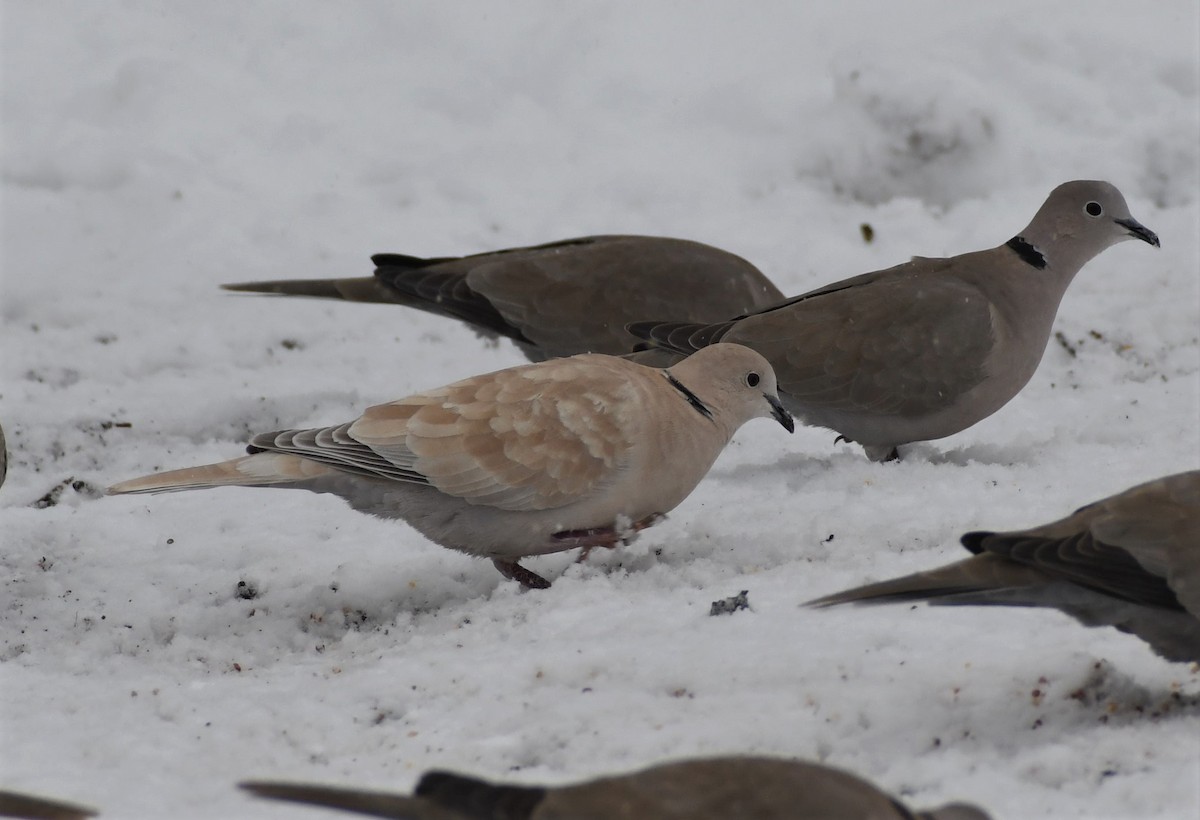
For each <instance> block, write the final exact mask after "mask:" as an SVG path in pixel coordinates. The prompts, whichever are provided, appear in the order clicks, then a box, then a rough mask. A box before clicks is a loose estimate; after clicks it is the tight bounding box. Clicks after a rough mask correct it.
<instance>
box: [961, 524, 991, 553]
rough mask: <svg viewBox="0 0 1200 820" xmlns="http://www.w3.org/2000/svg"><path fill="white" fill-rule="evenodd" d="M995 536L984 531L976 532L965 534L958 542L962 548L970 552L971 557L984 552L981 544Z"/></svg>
mask: <svg viewBox="0 0 1200 820" xmlns="http://www.w3.org/2000/svg"><path fill="white" fill-rule="evenodd" d="M995 534H996V533H994V532H988V531H986V530H976V531H975V532H968V533H966V534H965V535H963V537H962V538H960V539H959V540H960V541H961V542H962V545H963V546H964V547H966V548H967V549H968V550H970V551H971V554H972V555H980V554H982V553H983V551H984V546H983V542H984V541H985V540H986V539H988V538H991V537H992V536H993V535H995Z"/></svg>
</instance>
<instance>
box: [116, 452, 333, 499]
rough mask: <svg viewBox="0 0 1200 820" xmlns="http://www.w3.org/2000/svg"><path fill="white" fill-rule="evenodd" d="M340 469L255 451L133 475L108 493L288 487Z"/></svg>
mask: <svg viewBox="0 0 1200 820" xmlns="http://www.w3.org/2000/svg"><path fill="white" fill-rule="evenodd" d="M334 472H337V471H336V470H334V469H333V468H332V467H326V466H325V465H323V464H319V463H317V462H315V461H311V460H309V459H307V458H301V457H300V456H294V455H288V454H286V453H255V454H254V455H250V456H243V457H242V458H235V459H233V460H232V461H222V462H220V463H219V464H206V465H204V466H202V467H186V468H184V469H182V470H169V471H167V472H165V473H153V474H151V475H146V476H141V477H140V478H132V479H130V480H128V481H122V482H119V483H117V484H114V485H112V486H111V487H109V488H108V490H107V491H106V492H107V493H108V494H109V495H129V494H135V493H169V492H178V491H180V490H203V489H207V488H210V487H271V486H287V485H291V484H295V483H296V482H299V481H304V480H305V479H310V478H316V477H318V476H322V475H328V474H330V473H334Z"/></svg>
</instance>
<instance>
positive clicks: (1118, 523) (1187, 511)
mask: <svg viewBox="0 0 1200 820" xmlns="http://www.w3.org/2000/svg"><path fill="white" fill-rule="evenodd" d="M962 543H963V546H965V547H966V548H967V549H968V550H970V551H971V552H973V553H975V555H974V557H973V558H967V559H965V560H962V561H958V562H957V563H954V564H950V565H948V566H945V567H942V568H940V569H935V570H931V571H929V572H919V573H916V574H915V575H909V576H906V577H903V578H897V579H895V580H893V581H882V582H880V583H877V584H870V585H868V586H864V587H858V588H857V589H851V590H848V591H846V592H840V593H837V594H836V595H829V596H827V597H825V598H818V599H817V600H815V601H811V602H810V603H811V604H813V605H816V606H831V605H833V604H844V603H851V602H853V603H887V602H891V601H911V600H929V601H930V602H931V603H935V604H1001V605H1009V606H1045V607H1054V608H1056V609H1060V610H1062V611H1063V612H1065V613H1067V614H1068V615H1071V616H1072V617H1074V618H1076V619H1078V620H1079V621H1081V622H1082V623H1084V624H1086V625H1087V626H1114V627H1116V628H1117V629H1119V630H1121V631H1122V632H1129V633H1132V634H1134V635H1137V636H1138V637H1139V638H1141V639H1142V640H1144V641H1146V643H1148V644H1150V646H1151V647H1152V648H1153V649H1154V651H1155V652H1157V653H1158V654H1159V655H1161V656H1163V657H1164V658H1167V659H1168V660H1172V661H1200V470H1193V471H1192V472H1187V473H1178V474H1176V475H1172V476H1167V477H1166V478H1160V479H1158V480H1157V481H1151V482H1148V483H1146V484H1139V485H1138V486H1136V487H1133V488H1132V489H1129V490H1126V491H1125V492H1123V493H1118V494H1117V495H1114V496H1111V497H1109V498H1105V499H1103V500H1102V501H1097V502H1095V503H1094V504H1089V505H1088V506H1086V507H1083V508H1081V509H1079V510H1077V511H1076V512H1075V513H1073V514H1072V515H1069V516H1067V517H1066V518H1064V519H1062V520H1061V521H1055V522H1054V523H1052V524H1046V525H1044V526H1041V527H1033V528H1031V529H1028V530H1018V531H1014V532H970V533H967V534H966V535H964V536H963V538H962Z"/></svg>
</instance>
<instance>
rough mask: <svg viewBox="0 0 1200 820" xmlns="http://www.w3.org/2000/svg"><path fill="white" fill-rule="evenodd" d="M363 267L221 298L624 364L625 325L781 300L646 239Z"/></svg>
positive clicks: (709, 317) (702, 255)
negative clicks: (380, 317) (393, 321)
mask: <svg viewBox="0 0 1200 820" xmlns="http://www.w3.org/2000/svg"><path fill="white" fill-rule="evenodd" d="M371 259H372V261H373V262H374V263H375V275H374V276H373V277H372V276H367V277H361V278H356V279H289V280H279V281H268V282H244V283H240V284H232V285H222V287H224V288H225V289H226V290H234V291H242V292H249V293H267V294H277V295H285V296H317V297H322V298H326V299H345V300H347V301H351V302H383V303H388V304H397V305H404V306H406V307H414V308H419V309H421V310H425V311H428V312H430V313H436V314H438V315H440V316H448V317H451V318H454V319H460V320H462V321H463V322H466V323H467V324H468V325H470V326H471V327H472V328H474V329H475V330H476V331H478V332H479V333H481V334H483V335H485V336H488V337H490V338H498V337H504V338H508V339H511V340H512V341H513V342H514V343H516V344H517V346H518V347H520V348H521V350H522V352H524V354H525V355H526V356H527V357H528V358H529V359H530V360H531V361H535V362H536V361H542V360H544V359H548V358H554V357H558V356H572V355H575V354H576V353H609V354H612V355H620V354H623V353H628V352H630V351H631V350H633V348H634V346H635V345H637V344H638V339H637V338H635V337H634V336H632V335H630V334H629V333H628V332H627V331H626V330H625V325H627V324H629V323H630V322H634V321H637V320H638V319H644V318H646V317H647V316H659V315H669V316H673V317H676V318H678V319H681V320H683V321H688V322H718V321H721V320H722V319H726V318H728V317H729V316H732V315H735V314H737V313H748V312H750V311H754V310H758V309H760V308H764V307H767V306H768V305H772V304H774V303H775V302H778V301H779V300H780V299H782V298H783V293H781V292H780V291H779V289H778V288H776V287H775V286H774V285H773V284H771V281H770V280H769V279H767V277H766V276H764V275H763V274H762V273H761V272H759V270H758V268H756V267H754V266H753V265H751V264H750V263H749V262H747V261H746V260H745V259H742V258H741V257H740V256H735V255H734V254H732V253H729V252H727V251H723V250H721V249H719V248H714V247H712V246H710V245H703V244H701V243H699V242H690V241H688V240H684V239H668V238H664V237H656V236H585V237H581V238H579V239H567V240H564V241H561V242H552V243H550V244H547V245H538V246H535V247H531V248H509V249H507V250H500V251H491V252H488V253H478V254H474V255H471V256H463V257H443V258H435V259H422V258H419V257H416V256H405V255H402V254H393V253H381V254H377V255H375V256H373V257H371ZM643 358H646V357H643ZM678 358H679V357H678V356H671V357H669V359H665V360H664V363H665V362H669V361H675V360H677V359H678Z"/></svg>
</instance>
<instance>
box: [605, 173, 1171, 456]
mask: <svg viewBox="0 0 1200 820" xmlns="http://www.w3.org/2000/svg"><path fill="white" fill-rule="evenodd" d="M1126 239H1139V240H1141V241H1143V242H1148V243H1150V244H1151V245H1154V246H1156V247H1157V246H1158V244H1159V242H1158V237H1157V236H1155V235H1154V233H1152V232H1151V231H1150V230H1148V229H1147V228H1145V227H1144V226H1143V225H1141V224H1140V223H1139V222H1137V220H1135V219H1133V217H1131V216H1130V215H1129V208H1128V207H1127V206H1126V204H1125V198H1124V197H1123V196H1122V195H1121V192H1120V191H1118V190H1117V189H1116V188H1115V187H1113V186H1112V185H1110V184H1109V183H1107V182H1090V181H1076V182H1067V183H1064V184H1063V185H1060V186H1058V187H1057V188H1055V189H1054V191H1053V192H1051V194H1050V196H1049V198H1048V199H1047V200H1046V202H1045V203H1044V204H1043V205H1042V207H1041V209H1040V210H1039V211H1038V212H1037V215H1036V216H1034V218H1033V221H1032V222H1030V223H1029V225H1028V227H1026V228H1025V230H1023V231H1021V232H1020V233H1019V234H1018V235H1016V236H1014V237H1013V238H1012V239H1010V240H1009V241H1007V242H1005V243H1004V244H1003V245H1000V246H999V247H996V248H992V249H990V250H985V251H976V252H974V253H965V254H962V255H961V256H952V257H950V258H948V259H928V258H924V257H914V258H913V259H912V261H910V262H905V263H904V264H902V265H897V266H896V267H894V268H888V269H887V270H880V271H875V272H873V273H865V274H862V275H861V276H855V277H853V278H851V279H845V280H843V281H841V282H835V283H834V284H831V285H826V286H825V287H822V288H818V289H817V290H813V291H810V292H808V293H805V294H803V295H801V296H797V297H795V298H793V299H789V300H787V301H784V302H781V303H779V304H777V305H774V306H772V307H769V308H767V309H765V310H760V311H757V312H751V313H750V314H748V315H744V316H740V317H738V318H735V319H731V320H729V321H725V322H721V323H717V324H711V323H697V322H695V321H693V320H689V319H673V318H672V317H671V314H670V313H664V314H663V317H664V318H667V319H672V321H665V322H658V321H652V322H647V321H643V322H636V323H634V324H632V325H630V327H629V329H630V331H631V332H632V333H634V335H636V336H638V337H640V338H643V339H647V340H650V342H652V343H653V344H654V345H657V346H659V347H661V348H665V349H668V350H671V351H675V352H678V353H691V352H693V351H695V350H698V349H700V348H702V347H705V346H706V345H710V344H713V343H715V342H736V343H738V344H743V345H746V346H747V347H751V348H754V349H755V350H757V351H758V352H759V353H761V354H763V355H764V356H766V357H767V359H768V360H769V361H770V362H771V364H772V365H773V366H774V367H775V372H776V374H777V375H778V376H779V393H780V396H781V398H782V399H783V402H784V404H785V405H786V406H787V408H788V409H789V410H791V411H792V413H793V414H794V415H795V416H796V418H798V419H800V420H801V421H803V422H805V423H806V424H811V425H815V426H819V427H828V428H830V429H832V430H836V431H837V432H838V433H840V434H841V436H840V437H841V438H844V439H846V440H849V441H856V442H858V443H859V444H861V445H862V446H863V448H864V449H865V450H866V453H867V456H868V457H870V458H871V459H873V460H877V461H883V460H890V459H894V458H897V457H898V455H899V454H898V451H897V447H898V446H899V445H902V444H907V443H909V442H914V441H927V440H931V439H939V438H943V437H945V436H949V435H952V434H954V433H957V432H959V431H961V430H965V429H966V428H968V427H970V426H971V425H973V424H975V423H976V422H978V421H980V420H981V419H984V418H986V417H987V416H990V415H991V414H992V413H994V412H996V411H997V410H999V409H1000V408H1001V407H1003V406H1004V405H1005V404H1006V403H1008V401H1009V400H1010V399H1012V398H1013V396H1015V395H1016V394H1017V393H1018V392H1020V390H1021V388H1022V387H1024V386H1025V384H1026V383H1027V382H1028V381H1029V379H1030V378H1031V377H1032V376H1033V373H1034V371H1035V370H1036V369H1037V366H1038V363H1039V362H1040V361H1041V358H1042V354H1043V353H1044V352H1045V350H1046V344H1047V342H1048V341H1049V339H1050V332H1051V329H1052V326H1053V323H1054V317H1055V314H1056V313H1057V311H1058V305H1059V302H1060V301H1061V299H1062V297H1063V294H1064V292H1065V291H1066V289H1067V286H1068V285H1069V284H1070V283H1071V280H1072V278H1074V276H1075V274H1076V273H1078V272H1079V270H1080V268H1082V267H1083V266H1084V265H1085V264H1087V263H1088V262H1089V261H1090V260H1091V259H1092V258H1094V257H1095V256H1096V255H1097V254H1099V253H1100V252H1101V251H1103V250H1105V249H1106V248H1108V247H1110V246H1112V245H1115V244H1117V243H1118V242H1122V241H1124V240H1126ZM646 318H653V317H649V316H647V317H646Z"/></svg>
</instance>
